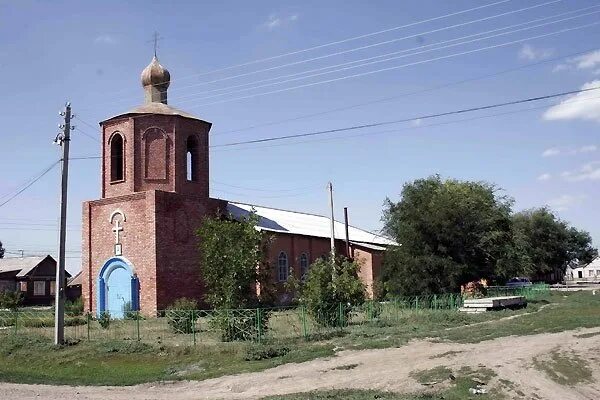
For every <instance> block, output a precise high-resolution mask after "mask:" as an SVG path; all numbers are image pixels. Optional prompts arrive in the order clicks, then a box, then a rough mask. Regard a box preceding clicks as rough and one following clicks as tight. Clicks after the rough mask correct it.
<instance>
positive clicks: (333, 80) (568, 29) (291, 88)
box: [190, 22, 600, 108]
mask: <svg viewBox="0 0 600 400" xmlns="http://www.w3.org/2000/svg"><path fill="white" fill-rule="evenodd" d="M598 24H600V22H593V23H589V24H584V25H579V26H576V27H573V28H565V29H561V30H558V31H554V32H550V33H546V34H542V35H536V36H530V37H527V38H523V39H518V40H513V41H510V42H505V43H500V44H496V45H491V46H486V47H482V48H477V49H473V50H468V51H463V52H459V53H454V54H449V55H445V56H440V57H435V58H430V59H427V60H421V61H416V62H412V63H408V64H402V65H397V66H393V67H387V68H381V69H378V70H374V71H367V72H362V73H357V74H353V75H347V76H342V77H338V78H332V79H327V80H322V81H317V82H312V83H306V84H302V85H298V86H292V87H287V88H283V89H278V90H271V91H267V92H262V93H255V94H252V95H248V96H241V97H234V98H232V99H225V100H219V101H215V102H209V103H201V104H196V105H193V106H191V107H190V108H196V107H204V106H210V105H215V104H223V103H228V102H231V101H237V100H246V99H250V98H255V97H259V96H265V95H269V94H275V93H282V92H287V91H290V90H296V89H301V88H305V87H312V86H317V85H322V84H325V83H332V82H338V81H342V80H346V79H352V78H358V77H362V76H367V75H372V74H376V73H380V72H386V71H392V70H396V69H400V68H406V67H410V66H414V65H420V64H426V63H429V62H433V61H439V60H445V59H449V58H453V57H458V56H461V55H465V54H472V53H477V52H480V51H484V50H490V49H494V48H498V47H504V46H510V45H512V44H516V43H523V42H525V41H527V40H533V39H539V38H543V37H548V36H552V35H557V34H561V33H565V32H570V31H574V30H578V29H583V28H588V27H591V26H596V25H598Z"/></svg>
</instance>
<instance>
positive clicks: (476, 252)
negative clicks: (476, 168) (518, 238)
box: [382, 176, 525, 295]
mask: <svg viewBox="0 0 600 400" xmlns="http://www.w3.org/2000/svg"><path fill="white" fill-rule="evenodd" d="M512 203H513V201H512V199H510V198H508V197H507V196H503V195H499V194H498V189H497V188H496V187H495V186H494V185H492V184H489V183H486V182H463V181H458V180H451V179H450V180H442V179H441V178H440V177H439V176H432V177H429V178H427V179H418V180H416V181H414V182H411V183H407V184H405V185H404V187H403V189H402V194H401V199H400V201H398V202H397V203H394V202H392V201H391V200H390V199H387V200H386V203H385V208H384V216H383V222H384V231H385V232H386V233H387V234H388V235H389V236H390V237H392V238H394V239H395V240H396V241H397V242H398V243H400V244H401V245H400V246H398V247H395V248H392V249H389V250H388V251H387V252H386V254H385V258H384V265H383V274H382V275H383V280H384V282H385V289H386V291H387V292H388V293H390V294H392V295H399V294H401V295H414V294H423V293H425V294H427V293H444V292H456V291H458V290H459V289H460V286H461V285H462V284H465V283H467V282H469V281H472V280H476V279H481V278H487V279H494V278H495V277H496V275H497V271H498V270H499V269H500V270H502V269H511V271H510V273H512V272H513V270H520V269H522V268H524V264H525V263H524V260H523V259H524V254H523V252H520V251H518V250H517V249H516V248H515V247H514V243H515V240H514V236H515V232H514V231H513V229H512V227H511V207H512ZM509 266H510V267H509ZM506 273H509V272H508V271H506Z"/></svg>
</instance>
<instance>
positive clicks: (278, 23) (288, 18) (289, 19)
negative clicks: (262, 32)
mask: <svg viewBox="0 0 600 400" xmlns="http://www.w3.org/2000/svg"><path fill="white" fill-rule="evenodd" d="M299 17H300V16H299V15H298V14H290V15H285V16H282V15H278V14H271V15H269V18H268V19H267V21H266V22H264V23H263V24H262V25H261V26H262V27H264V28H266V29H267V30H269V31H273V30H275V29H278V28H281V27H283V26H286V25H290V24H292V23H294V22H296V21H298V18H299Z"/></svg>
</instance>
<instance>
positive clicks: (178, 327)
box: [165, 297, 199, 333]
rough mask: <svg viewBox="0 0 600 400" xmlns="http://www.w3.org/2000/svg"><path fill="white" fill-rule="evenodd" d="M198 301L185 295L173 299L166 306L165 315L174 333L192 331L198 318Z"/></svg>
mask: <svg viewBox="0 0 600 400" xmlns="http://www.w3.org/2000/svg"><path fill="white" fill-rule="evenodd" d="M197 309H198V303H197V302H196V300H192V299H187V298H185V297H183V298H181V299H177V300H175V302H174V303H173V304H171V305H170V306H169V307H168V308H167V312H166V313H165V317H166V318H167V320H168V324H169V326H170V327H171V329H172V330H173V332H175V333H193V332H194V329H195V325H196V321H197V320H198V314H199V313H198V312H197V311H196V310H197Z"/></svg>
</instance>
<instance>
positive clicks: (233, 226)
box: [197, 213, 272, 309]
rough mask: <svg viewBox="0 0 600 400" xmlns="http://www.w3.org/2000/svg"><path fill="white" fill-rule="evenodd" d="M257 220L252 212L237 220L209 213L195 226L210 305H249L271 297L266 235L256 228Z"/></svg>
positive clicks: (222, 306) (230, 306)
mask: <svg viewBox="0 0 600 400" xmlns="http://www.w3.org/2000/svg"><path fill="white" fill-rule="evenodd" d="M257 222H258V217H257V216H256V214H255V213H250V214H249V215H248V216H247V217H246V218H243V219H241V220H239V221H236V220H233V219H231V218H222V217H211V218H207V219H205V220H204V222H203V223H202V226H201V227H200V228H199V229H198V231H197V235H198V237H199V238H200V253H201V268H202V276H203V279H204V283H205V284H206V292H205V293H206V294H205V296H204V299H205V301H206V302H207V303H208V304H210V305H211V306H212V307H214V308H217V309H233V308H250V307H257V306H259V305H261V304H265V303H269V302H270V301H271V300H272V298H271V295H272V292H271V290H270V285H269V283H270V280H269V276H268V275H269V268H268V263H267V262H266V260H265V255H266V251H265V248H266V245H267V242H268V240H269V238H268V237H267V236H266V235H265V234H264V233H263V232H262V231H259V230H257V229H256V223H257ZM257 284H258V285H259V287H260V294H257V290H256V289H257V287H256V285H257Z"/></svg>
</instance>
